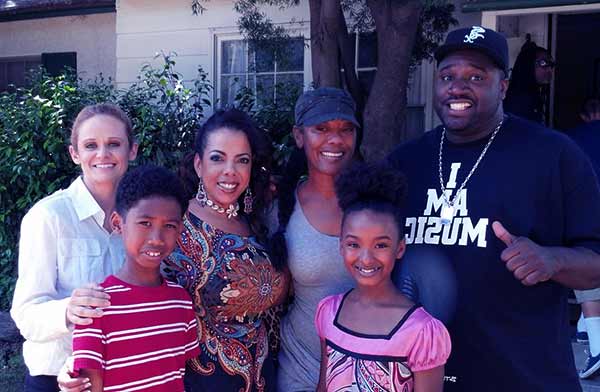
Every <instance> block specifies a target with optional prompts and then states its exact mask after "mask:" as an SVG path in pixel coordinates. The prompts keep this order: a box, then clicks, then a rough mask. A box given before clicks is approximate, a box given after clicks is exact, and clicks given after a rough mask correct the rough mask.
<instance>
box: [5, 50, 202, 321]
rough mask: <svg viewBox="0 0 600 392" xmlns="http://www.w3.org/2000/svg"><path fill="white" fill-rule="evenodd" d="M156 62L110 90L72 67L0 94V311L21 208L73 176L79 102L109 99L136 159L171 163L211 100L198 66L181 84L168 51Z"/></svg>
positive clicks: (8, 288) (8, 287) (10, 283)
mask: <svg viewBox="0 0 600 392" xmlns="http://www.w3.org/2000/svg"><path fill="white" fill-rule="evenodd" d="M160 56H161V57H162V60H163V63H164V64H163V65H162V67H159V68H154V67H151V66H150V65H147V66H145V67H144V68H143V69H142V72H141V75H140V76H139V78H138V81H137V82H136V83H135V84H133V85H132V86H131V87H129V88H128V89H126V90H122V91H120V90H116V89H115V88H114V87H113V84H112V82H111V80H106V79H103V78H102V77H99V78H97V79H95V80H93V81H87V82H84V81H82V80H77V78H76V77H74V76H73V75H72V74H70V75H69V74H67V75H65V76H60V77H50V76H48V75H46V74H44V73H43V72H41V71H40V72H36V73H34V74H33V75H32V76H31V83H30V86H31V87H29V88H19V89H16V91H14V92H13V93H1V94H0V244H1V247H0V310H6V309H8V308H9V307H10V303H11V300H12V292H13V289H14V283H15V279H16V266H17V262H16V259H17V243H18V238H19V225H20V222H21V219H22V218H23V215H24V214H25V213H26V212H27V210H28V209H29V208H30V207H31V206H32V205H33V204H34V203H35V202H36V201H38V200H39V199H41V198H43V197H45V196H47V195H49V194H51V193H52V192H54V191H56V190H57V189H61V188H66V187H67V186H68V185H69V183H70V182H71V181H72V180H73V179H74V178H75V177H76V176H77V174H78V168H77V166H76V165H74V164H73V162H72V161H71V159H70V157H69V154H68V151H67V144H68V139H69V135H70V127H71V123H72V121H73V120H74V118H75V116H76V115H77V113H78V112H79V110H81V108H83V107H84V106H85V105H88V104H93V103H98V102H113V103H116V104H118V105H120V106H121V107H122V108H123V109H124V110H125V111H126V112H127V113H128V114H129V115H130V117H131V119H132V122H133V124H134V128H135V129H134V131H135V132H136V134H137V138H138V141H139V143H140V150H139V151H140V156H139V158H138V159H137V161H136V163H137V164H141V163H146V162H154V163H156V164H159V165H163V166H166V167H170V168H174V167H175V166H176V165H177V164H178V162H179V159H180V157H181V155H182V154H183V153H185V150H186V149H187V148H189V147H188V146H190V145H191V144H192V142H191V141H192V140H193V128H194V127H195V126H196V125H197V124H198V122H199V121H201V120H202V118H203V117H204V111H205V107H206V106H208V105H209V104H210V102H209V100H208V97H209V91H210V89H211V86H210V83H209V82H208V80H207V76H206V73H205V72H204V71H203V70H202V69H201V68H199V70H198V77H197V79H196V80H195V81H194V83H193V86H191V87H186V86H185V85H184V84H183V81H182V77H181V75H180V74H178V73H177V72H176V71H175V69H174V67H175V61H174V60H173V56H172V55H164V54H162V55H160Z"/></svg>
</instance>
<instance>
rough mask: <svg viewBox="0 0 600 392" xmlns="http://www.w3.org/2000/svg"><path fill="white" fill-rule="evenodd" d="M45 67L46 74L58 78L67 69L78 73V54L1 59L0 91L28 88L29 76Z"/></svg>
mask: <svg viewBox="0 0 600 392" xmlns="http://www.w3.org/2000/svg"><path fill="white" fill-rule="evenodd" d="M42 65H43V66H44V68H45V69H46V72H48V74H50V75H52V76H58V75H60V74H62V73H63V72H64V71H65V67H68V68H70V69H73V70H75V71H77V53H75V52H64V53H42V54H41V55H39V56H24V57H11V58H4V59H3V58H0V91H7V90H9V89H12V88H13V87H10V88H9V86H11V85H14V86H15V87H27V85H28V81H27V74H28V73H29V72H30V71H32V70H34V69H37V68H38V67H40V66H42Z"/></svg>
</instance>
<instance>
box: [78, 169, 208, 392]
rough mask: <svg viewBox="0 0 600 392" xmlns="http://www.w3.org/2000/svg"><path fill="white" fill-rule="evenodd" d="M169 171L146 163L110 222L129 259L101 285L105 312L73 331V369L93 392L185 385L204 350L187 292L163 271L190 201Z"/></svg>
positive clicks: (127, 181)
mask: <svg viewBox="0 0 600 392" xmlns="http://www.w3.org/2000/svg"><path fill="white" fill-rule="evenodd" d="M184 194H185V192H184V191H183V189H182V186H181V183H180V182H179V180H178V179H177V177H175V175H173V174H172V173H170V172H169V171H168V170H166V169H163V168H159V167H156V166H141V167H139V168H137V169H134V170H132V171H130V172H129V173H128V174H126V175H125V176H124V177H123V179H122V180H121V182H120V184H119V187H118V189H117V196H116V204H115V210H116V211H115V212H114V213H113V214H112V216H111V222H112V224H113V227H114V229H115V230H116V232H117V233H120V234H121V236H122V238H123V242H124V246H125V263H124V264H123V267H122V268H121V269H120V270H119V272H118V273H116V274H115V275H111V276H109V277H107V278H106V280H105V281H104V282H103V283H102V284H101V286H102V287H104V291H105V292H106V293H108V294H110V306H109V307H107V308H104V309H103V315H102V317H100V318H96V319H94V322H93V323H92V324H90V325H86V326H77V327H76V328H75V331H74V332H73V359H74V366H73V368H74V370H75V372H79V373H80V375H81V376H84V377H87V378H89V379H90V383H91V384H92V387H91V391H93V392H96V391H111V392H117V391H148V392H158V391H165V392H166V391H169V392H172V391H183V390H184V387H183V375H184V372H185V363H186V361H187V360H188V359H190V358H193V357H196V356H197V355H198V354H199V351H198V350H199V349H198V340H197V331H196V328H197V326H196V318H195V315H194V311H193V309H192V302H191V300H190V297H189V294H188V293H187V291H186V290H184V289H183V288H182V287H181V286H179V285H176V284H174V283H171V282H168V281H166V280H165V279H163V278H162V277H161V276H160V263H161V261H162V259H163V258H165V257H166V256H167V255H169V254H170V253H171V252H172V251H173V249H174V248H175V244H176V241H177V238H178V237H179V235H180V233H181V228H182V216H183V213H184V211H185V210H186V209H187V203H188V202H187V200H186V199H185V198H184V197H183V195H184Z"/></svg>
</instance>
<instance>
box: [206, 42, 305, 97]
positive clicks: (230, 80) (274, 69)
mask: <svg viewBox="0 0 600 392" xmlns="http://www.w3.org/2000/svg"><path fill="white" fill-rule="evenodd" d="M218 50H219V52H220V53H219V55H218V59H219V61H220V63H219V64H218V70H219V99H220V104H221V106H225V105H229V104H232V103H233V102H234V100H235V97H236V95H237V93H238V91H239V90H240V88H243V87H247V88H249V89H250V90H252V91H253V92H254V93H255V94H256V98H257V104H258V105H259V106H261V105H265V104H268V103H272V102H277V100H278V98H281V97H282V96H283V95H284V94H289V93H290V91H297V94H300V93H301V92H302V88H303V85H304V39H303V38H294V39H292V40H290V42H289V44H288V45H287V47H286V48H285V50H284V53H283V55H281V56H280V57H281V58H275V56H274V55H273V53H272V51H269V50H264V49H260V48H259V49H255V48H252V45H249V44H248V43H247V42H246V41H243V40H240V39H222V40H220V43H219V48H218Z"/></svg>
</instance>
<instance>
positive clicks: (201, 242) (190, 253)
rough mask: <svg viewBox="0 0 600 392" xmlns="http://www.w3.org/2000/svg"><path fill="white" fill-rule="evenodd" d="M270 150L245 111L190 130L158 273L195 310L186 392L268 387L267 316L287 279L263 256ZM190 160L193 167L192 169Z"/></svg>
mask: <svg viewBox="0 0 600 392" xmlns="http://www.w3.org/2000/svg"><path fill="white" fill-rule="evenodd" d="M269 156H270V154H269V144H268V141H267V140H266V138H265V137H264V135H263V134H261V132H260V131H259V130H258V129H257V128H256V127H255V126H254V124H253V123H252V121H251V120H250V118H249V117H248V116H247V115H246V114H245V113H243V112H241V111H239V110H236V109H230V110H226V111H218V112H216V113H215V114H214V115H213V116H212V117H211V118H209V119H208V121H207V122H206V123H205V124H204V125H203V126H202V127H201V128H200V129H198V131H197V134H196V138H195V141H194V154H193V160H192V159H191V157H188V158H187V159H186V161H187V164H188V165H187V167H188V168H189V167H191V166H192V165H193V170H189V169H188V170H186V169H185V167H183V168H182V170H181V172H182V174H183V175H182V177H183V179H184V180H185V181H186V182H187V184H188V187H190V189H193V190H195V196H194V197H193V198H192V199H191V202H190V206H189V208H188V211H187V212H186V214H185V217H184V230H183V233H182V235H181V237H180V239H179V241H178V247H177V249H176V250H175V252H174V253H173V254H172V255H171V256H170V257H168V258H167V259H166V260H165V261H164V268H163V272H164V274H165V276H166V277H167V278H169V279H172V280H174V281H176V282H178V283H179V284H181V285H182V286H183V287H185V288H186V289H187V290H188V291H189V293H190V295H191V296H192V300H193V302H194V306H195V312H196V317H197V321H198V338H199V341H200V348H201V354H200V356H199V357H198V358H196V359H194V360H192V361H190V362H189V363H188V369H187V370H186V379H185V383H186V390H187V391H213V390H215V391H217V390H218V391H232V392H233V391H235V392H237V391H240V392H250V391H257V392H262V391H274V390H275V366H274V358H273V356H272V355H269V354H270V352H269V341H268V330H267V323H266V322H265V314H266V312H267V311H269V309H270V308H272V307H273V306H275V305H276V304H278V303H279V302H281V301H282V300H283V298H284V297H285V295H284V293H286V292H287V282H286V278H285V275H284V274H283V273H282V272H280V271H278V270H276V269H275V268H274V267H273V266H272V264H271V262H270V260H269V256H268V254H267V252H266V251H265V247H264V246H263V244H264V238H265V236H266V233H267V230H266V227H265V225H264V221H263V216H264V208H265V202H266V194H265V192H267V191H268V189H269V187H268V183H269V166H268V161H269ZM192 162H193V163H192Z"/></svg>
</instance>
